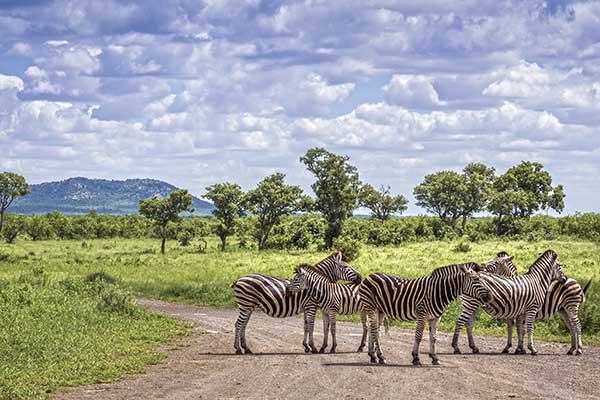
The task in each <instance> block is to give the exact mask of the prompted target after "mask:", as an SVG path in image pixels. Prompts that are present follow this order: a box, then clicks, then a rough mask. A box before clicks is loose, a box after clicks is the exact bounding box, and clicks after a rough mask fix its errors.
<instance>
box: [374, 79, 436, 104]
mask: <svg viewBox="0 0 600 400" xmlns="http://www.w3.org/2000/svg"><path fill="white" fill-rule="evenodd" d="M383 91H384V94H385V99H386V101H387V102H388V103H390V104H396V105H405V106H407V107H417V108H429V107H436V106H439V105H441V104H443V102H441V101H440V98H439V96H438V93H437V92H436V90H435V88H434V87H433V78H432V77H429V76H423V75H394V76H392V79H391V80H390V82H389V83H388V84H387V85H385V86H384V87H383Z"/></svg>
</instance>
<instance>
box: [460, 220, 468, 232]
mask: <svg viewBox="0 0 600 400" xmlns="http://www.w3.org/2000/svg"><path fill="white" fill-rule="evenodd" d="M465 226H467V216H466V215H463V217H462V224H461V227H460V236H462V235H464V234H465Z"/></svg>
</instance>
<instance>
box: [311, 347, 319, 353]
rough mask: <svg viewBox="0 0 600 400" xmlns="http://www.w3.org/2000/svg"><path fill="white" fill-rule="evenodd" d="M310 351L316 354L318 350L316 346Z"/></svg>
mask: <svg viewBox="0 0 600 400" xmlns="http://www.w3.org/2000/svg"><path fill="white" fill-rule="evenodd" d="M310 352H311V353H313V354H317V353H318V352H319V350H317V349H316V348H314V349H312V350H311V351H310Z"/></svg>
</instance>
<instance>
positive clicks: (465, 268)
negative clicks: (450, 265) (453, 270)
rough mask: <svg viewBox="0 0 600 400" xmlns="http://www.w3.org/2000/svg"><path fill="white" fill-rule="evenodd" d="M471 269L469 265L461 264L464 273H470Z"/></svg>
mask: <svg viewBox="0 0 600 400" xmlns="http://www.w3.org/2000/svg"><path fill="white" fill-rule="evenodd" d="M471 271H472V269H471V268H470V267H469V266H467V265H466V264H461V265H460V272H462V273H463V274H468V273H469V272H471Z"/></svg>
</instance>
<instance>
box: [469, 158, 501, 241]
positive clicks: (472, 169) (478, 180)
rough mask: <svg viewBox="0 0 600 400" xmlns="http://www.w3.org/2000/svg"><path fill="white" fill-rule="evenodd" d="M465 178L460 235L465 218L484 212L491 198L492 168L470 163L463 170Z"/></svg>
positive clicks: (494, 176) (493, 172)
mask: <svg viewBox="0 0 600 400" xmlns="http://www.w3.org/2000/svg"><path fill="white" fill-rule="evenodd" d="M463 176H464V178H465V184H464V192H463V193H462V226H461V233H464V231H465V225H466V223H467V218H469V217H471V216H472V215H473V214H475V213H477V212H480V211H484V210H485V209H486V208H487V206H488V204H489V202H490V200H491V196H492V191H493V190H492V189H493V184H494V180H495V179H496V175H495V170H494V168H490V167H488V166H486V165H485V164H481V163H471V164H469V165H467V166H466V167H465V168H464V169H463Z"/></svg>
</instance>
